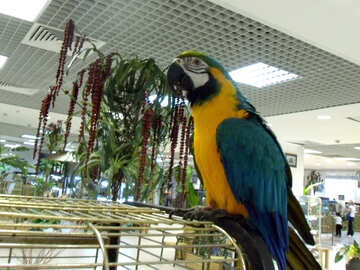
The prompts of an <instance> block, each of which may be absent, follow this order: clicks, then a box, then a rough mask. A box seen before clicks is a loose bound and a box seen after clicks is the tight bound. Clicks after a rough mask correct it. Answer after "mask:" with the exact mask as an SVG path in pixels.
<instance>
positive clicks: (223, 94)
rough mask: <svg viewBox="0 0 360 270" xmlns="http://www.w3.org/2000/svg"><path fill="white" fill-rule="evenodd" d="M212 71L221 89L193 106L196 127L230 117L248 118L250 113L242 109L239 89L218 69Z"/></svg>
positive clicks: (218, 122)
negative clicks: (238, 96) (238, 95)
mask: <svg viewBox="0 0 360 270" xmlns="http://www.w3.org/2000/svg"><path fill="white" fill-rule="evenodd" d="M210 73H211V76H210V77H212V78H213V79H214V80H215V81H216V83H217V87H218V89H219V90H217V93H216V95H213V96H211V98H210V99H208V100H206V102H202V103H195V104H193V105H192V106H191V110H192V115H193V117H194V124H195V129H196V126H198V125H205V126H208V125H209V124H210V123H212V124H214V125H215V126H217V125H218V124H220V123H221V122H222V121H223V120H224V119H226V118H229V117H236V118H247V117H248V116H249V113H248V112H247V111H246V110H244V109H241V104H240V102H239V100H238V98H237V90H236V88H235V87H234V86H233V84H232V83H231V81H229V80H228V79H227V78H226V77H225V76H224V74H223V73H222V72H220V71H219V70H218V69H215V68H213V69H212V70H211V69H210Z"/></svg>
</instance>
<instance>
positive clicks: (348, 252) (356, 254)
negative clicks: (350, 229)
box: [335, 240, 360, 263]
mask: <svg viewBox="0 0 360 270" xmlns="http://www.w3.org/2000/svg"><path fill="white" fill-rule="evenodd" d="M344 256H345V257H346V258H348V259H353V258H360V246H359V244H358V242H356V240H354V243H353V244H352V245H345V246H343V247H342V248H340V250H339V251H338V252H336V255H335V262H336V263H337V262H338V261H340V260H342V259H343V258H344Z"/></svg>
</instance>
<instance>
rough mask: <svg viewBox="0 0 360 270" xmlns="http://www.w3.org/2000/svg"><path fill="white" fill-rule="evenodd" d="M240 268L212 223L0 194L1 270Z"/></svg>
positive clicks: (233, 248) (234, 250) (230, 243)
mask: <svg viewBox="0 0 360 270" xmlns="http://www.w3.org/2000/svg"><path fill="white" fill-rule="evenodd" d="M116 257H117V259H116ZM244 265H245V264H244V259H243V255H242V253H241V250H240V249H239V247H238V246H237V245H236V244H235V242H234V240H233V239H232V238H231V237H230V236H229V235H228V234H227V233H226V232H225V231H224V230H222V229H221V228H219V227H217V226H215V225H214V224H212V223H211V222H197V221H185V220H183V219H182V218H179V217H176V216H175V217H173V218H172V219H169V217H168V215H167V214H166V213H165V212H163V211H160V210H158V209H152V208H141V207H134V206H129V205H123V204H120V203H116V202H104V201H89V200H68V199H59V198H42V197H30V196H12V195H0V269H79V268H81V269H109V270H112V269H160V270H162V269H245V266H244ZM199 267H200V268H199Z"/></svg>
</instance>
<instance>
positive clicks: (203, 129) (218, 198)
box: [192, 69, 248, 217]
mask: <svg viewBox="0 0 360 270" xmlns="http://www.w3.org/2000/svg"><path fill="white" fill-rule="evenodd" d="M211 73H212V75H213V76H214V77H215V79H216V80H217V81H218V82H220V84H221V89H220V92H219V93H218V94H217V95H216V96H215V97H213V98H212V99H210V100H209V101H206V102H204V103H203V104H201V105H194V106H193V107H192V115H193V118H194V154H195V159H196V164H197V166H198V168H199V170H200V173H201V177H202V179H203V182H204V187H205V190H206V203H207V205H211V206H213V207H216V208H221V209H225V210H227V211H228V212H230V213H233V214H242V215H244V216H246V217H247V215H248V213H247V211H246V209H245V208H244V206H243V205H241V204H239V203H237V202H236V200H235V198H234V196H233V194H232V192H231V189H230V186H229V185H228V182H227V180H226V175H225V172H224V168H223V166H222V163H221V159H220V155H219V153H218V150H217V145H216V130H217V127H218V126H219V124H220V123H221V122H222V121H224V120H225V119H227V118H232V117H235V118H247V117H248V113H247V112H246V111H245V110H238V109H237V105H238V101H237V99H236V92H235V89H234V87H233V86H232V84H231V83H230V82H229V81H228V80H226V78H225V77H224V76H223V75H222V73H220V72H217V70H216V69H213V70H211Z"/></svg>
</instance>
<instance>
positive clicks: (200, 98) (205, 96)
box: [186, 74, 220, 106]
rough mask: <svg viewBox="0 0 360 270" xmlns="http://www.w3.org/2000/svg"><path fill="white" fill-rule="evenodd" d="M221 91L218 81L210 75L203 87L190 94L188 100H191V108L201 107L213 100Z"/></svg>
mask: <svg viewBox="0 0 360 270" xmlns="http://www.w3.org/2000/svg"><path fill="white" fill-rule="evenodd" d="M219 91H220V87H219V85H218V83H217V81H216V80H215V79H214V78H213V77H212V76H211V74H209V80H208V81H207V82H206V83H205V84H204V85H203V86H200V87H198V88H196V89H195V90H193V91H190V92H188V94H187V96H186V98H187V99H188V100H189V102H190V104H191V106H195V105H199V106H201V105H202V104H203V103H205V102H207V101H209V100H211V99H212V98H213V97H215V96H216V95H217V94H218V93H219Z"/></svg>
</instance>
